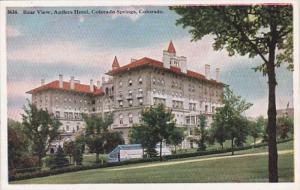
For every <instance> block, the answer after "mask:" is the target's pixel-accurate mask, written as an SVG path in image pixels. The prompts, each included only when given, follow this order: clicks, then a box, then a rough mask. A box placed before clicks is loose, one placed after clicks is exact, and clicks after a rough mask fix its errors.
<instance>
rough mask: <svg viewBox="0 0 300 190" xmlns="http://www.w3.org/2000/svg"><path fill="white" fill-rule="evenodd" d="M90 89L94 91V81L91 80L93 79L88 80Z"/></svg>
mask: <svg viewBox="0 0 300 190" xmlns="http://www.w3.org/2000/svg"><path fill="white" fill-rule="evenodd" d="M90 91H91V92H94V82H93V79H91V80H90Z"/></svg>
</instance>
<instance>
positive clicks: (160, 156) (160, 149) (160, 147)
mask: <svg viewBox="0 0 300 190" xmlns="http://www.w3.org/2000/svg"><path fill="white" fill-rule="evenodd" d="M159 159H160V161H162V141H160V145H159Z"/></svg>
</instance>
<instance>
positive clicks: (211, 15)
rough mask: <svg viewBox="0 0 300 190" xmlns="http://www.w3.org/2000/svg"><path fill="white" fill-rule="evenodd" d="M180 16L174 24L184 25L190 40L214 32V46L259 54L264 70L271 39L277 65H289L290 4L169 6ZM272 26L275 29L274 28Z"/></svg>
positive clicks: (238, 52)
mask: <svg viewBox="0 0 300 190" xmlns="http://www.w3.org/2000/svg"><path fill="white" fill-rule="evenodd" d="M170 9H171V10H174V11H175V12H176V13H177V14H179V15H180V16H181V17H180V18H179V19H178V20H177V22H176V24H177V25H181V26H182V27H183V28H187V29H188V30H189V32H190V33H191V35H192V40H193V41H197V40H201V39H202V38H203V37H204V36H206V35H209V34H211V35H213V36H214V43H213V47H214V49H215V50H221V49H226V50H227V52H228V55H229V56H233V55H235V54H240V55H242V56H244V55H248V56H249V57H250V58H253V57H255V56H257V55H258V56H260V57H261V58H262V60H263V63H262V67H258V68H257V70H259V71H262V72H263V73H266V72H267V70H266V69H267V68H266V67H265V66H266V64H268V60H267V58H266V56H267V55H268V53H269V47H270V44H271V42H276V45H277V48H278V50H279V51H280V52H279V54H278V55H277V65H280V64H281V63H284V62H286V63H289V65H290V66H289V67H290V68H292V65H293V56H292V55H293V54H292V49H293V43H292V41H293V40H292V33H293V19H292V17H293V8H292V6H290V5H286V6H281V5H280V6H260V5H254V6H201V7H193V6H188V7H171V8H170ZM274 27H275V29H274Z"/></svg>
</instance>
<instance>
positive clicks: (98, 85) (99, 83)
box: [97, 80, 101, 89]
mask: <svg viewBox="0 0 300 190" xmlns="http://www.w3.org/2000/svg"><path fill="white" fill-rule="evenodd" d="M100 88H101V82H100V81H99V80H97V89H100Z"/></svg>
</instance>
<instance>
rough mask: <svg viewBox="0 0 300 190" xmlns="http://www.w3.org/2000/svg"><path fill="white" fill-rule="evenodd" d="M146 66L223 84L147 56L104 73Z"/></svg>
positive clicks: (115, 72)
mask: <svg viewBox="0 0 300 190" xmlns="http://www.w3.org/2000/svg"><path fill="white" fill-rule="evenodd" d="M147 66H149V67H154V68H159V69H163V70H166V71H169V72H172V73H176V74H180V75H184V76H186V77H190V78H194V79H198V80H206V81H209V82H211V83H214V84H220V85H223V83H221V82H217V81H215V80H212V79H211V80H208V79H207V78H206V77H205V76H204V75H202V74H200V73H197V72H195V71H191V70H187V72H186V73H183V72H182V71H181V69H180V68H178V67H173V66H171V67H170V69H168V68H165V67H164V66H163V63H162V62H160V61H157V60H154V59H151V58H148V57H143V58H142V59H139V60H137V61H134V62H132V63H129V64H127V65H124V66H122V67H119V68H117V69H114V70H111V71H109V72H107V73H106V74H108V75H115V74H119V73H123V72H126V71H128V70H131V69H136V68H141V67H147Z"/></svg>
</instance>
